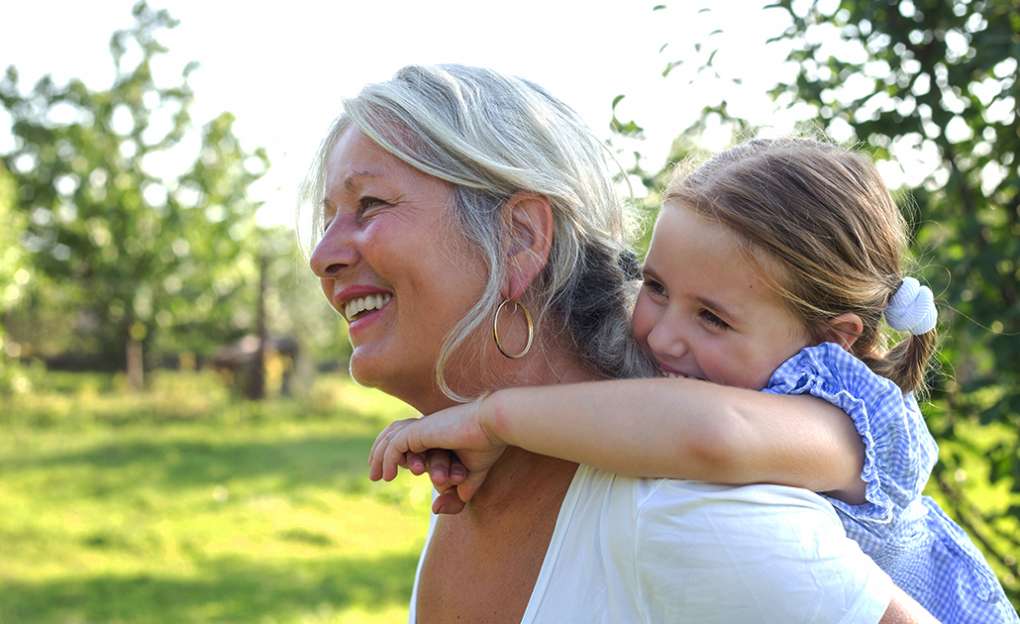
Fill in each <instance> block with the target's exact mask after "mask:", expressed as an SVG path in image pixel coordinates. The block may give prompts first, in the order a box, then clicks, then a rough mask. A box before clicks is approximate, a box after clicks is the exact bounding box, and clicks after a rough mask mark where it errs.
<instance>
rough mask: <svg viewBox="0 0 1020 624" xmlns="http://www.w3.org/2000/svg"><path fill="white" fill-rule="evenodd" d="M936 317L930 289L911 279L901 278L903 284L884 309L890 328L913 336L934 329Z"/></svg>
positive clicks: (933, 298)
mask: <svg viewBox="0 0 1020 624" xmlns="http://www.w3.org/2000/svg"><path fill="white" fill-rule="evenodd" d="M938 316H939V313H938V310H936V309H935V296H934V295H933V294H932V292H931V288H928V287H927V286H922V285H921V283H920V282H918V281H917V280H916V279H914V278H912V277H905V278H903V283H901V284H900V287H899V288H898V289H897V290H896V294H894V295H893V296H892V298H891V299H890V300H889V305H888V307H886V309H885V320H886V322H888V323H889V326H890V327H892V328H893V329H896V330H899V331H905V332H910V333H911V334H913V335H915V336H920V335H921V334H927V333H928V332H930V331H931V330H933V329H935V321H937V320H938Z"/></svg>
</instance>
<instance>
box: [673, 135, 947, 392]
mask: <svg viewBox="0 0 1020 624" xmlns="http://www.w3.org/2000/svg"><path fill="white" fill-rule="evenodd" d="M666 201H667V202H669V201H674V202H679V203H681V204H683V205H685V206H688V207H691V208H693V209H695V210H697V211H698V212H699V213H700V214H703V215H705V216H708V217H709V218H712V219H716V220H718V221H719V222H720V223H722V224H723V225H725V226H727V227H728V228H730V229H731V230H732V231H734V232H736V233H737V234H738V235H739V236H740V237H742V238H743V239H744V240H745V241H746V242H747V243H748V245H749V249H750V250H751V251H752V253H751V257H752V258H755V255H754V253H753V252H754V251H758V250H760V251H763V252H765V255H766V257H765V258H764V263H763V265H762V264H759V266H761V268H762V269H763V271H762V273H763V276H764V277H765V278H766V280H767V281H768V282H769V283H770V284H772V285H773V286H774V287H775V288H776V290H777V292H778V293H779V294H780V296H781V297H782V298H783V299H784V300H785V301H786V302H787V303H788V304H789V305H790V306H791V307H792V308H793V310H794V312H795V313H796V314H798V315H799V316H800V317H801V318H803V319H804V321H805V323H806V325H807V327H808V328H809V330H810V331H811V333H812V336H813V338H814V339H815V340H818V341H819V342H821V341H823V340H825V339H826V338H827V337H828V336H831V331H832V330H831V327H830V326H829V324H828V323H829V321H831V320H832V319H834V318H835V317H837V316H839V315H840V314H845V313H853V314H856V315H857V316H858V317H860V319H861V321H862V322H863V325H864V329H863V331H862V332H861V334H860V335H859V336H858V337H857V340H856V341H855V342H854V343H853V346H852V353H853V354H854V355H855V356H857V357H858V358H860V359H861V360H863V361H864V362H865V363H867V365H868V366H869V367H870V368H871V369H872V370H873V371H874V372H876V373H877V374H879V375H882V376H884V377H887V378H889V379H891V380H892V381H894V382H895V383H896V384H897V385H898V386H899V387H900V388H901V389H902V390H903V391H904V392H913V391H923V390H924V378H925V372H926V370H927V367H928V363H929V361H930V359H931V357H932V355H933V354H934V351H935V345H936V331H935V330H932V331H930V332H928V333H925V334H921V335H917V336H910V337H908V338H906V339H904V340H902V341H900V342H898V343H897V344H896V345H895V346H893V347H892V348H887V344H886V339H885V335H886V334H885V333H884V332H883V331H881V327H880V321H881V320H882V315H883V313H884V311H885V309H886V307H887V306H888V305H889V300H890V298H891V297H892V296H893V294H895V293H896V290H897V289H898V288H899V287H900V284H901V283H902V281H903V277H904V275H903V272H902V261H903V258H904V256H905V254H906V251H907V235H906V223H905V221H904V219H903V216H902V214H901V213H900V211H899V209H898V208H897V206H896V204H895V202H894V201H893V199H892V197H890V195H889V191H888V189H886V187H885V184H884V183H883V182H882V179H881V177H880V176H879V173H878V171H877V170H876V169H875V166H874V165H873V164H872V163H871V161H870V160H869V159H867V158H865V157H864V156H862V155H860V154H856V153H854V152H851V151H849V150H846V149H843V148H840V147H837V146H835V145H831V144H827V143H823V142H819V141H815V140H811V139H780V140H764V139H755V140H752V141H748V142H746V143H742V144H740V145H738V146H736V147H734V148H732V149H730V150H727V151H725V152H723V153H721V154H719V155H717V156H715V157H714V158H712V159H711V160H709V161H708V162H706V163H705V164H703V165H701V166H700V167H698V168H697V169H695V170H693V171H692V172H691V173H689V174H686V175H685V174H684V173H683V172H679V173H678V174H677V175H676V176H674V178H673V180H672V181H671V182H670V184H669V186H668V187H667V190H666ZM773 265H778V270H769V269H775V268H777V267H775V266H773Z"/></svg>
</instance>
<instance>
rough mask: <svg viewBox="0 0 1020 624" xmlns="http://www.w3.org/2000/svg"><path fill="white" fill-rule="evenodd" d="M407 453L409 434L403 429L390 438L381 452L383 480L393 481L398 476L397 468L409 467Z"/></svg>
mask: <svg viewBox="0 0 1020 624" xmlns="http://www.w3.org/2000/svg"><path fill="white" fill-rule="evenodd" d="M407 451H408V448H407V432H406V428H404V427H402V428H401V430H400V431H398V432H396V433H394V434H393V436H392V437H390V439H389V440H388V441H387V442H386V446H385V448H383V449H382V450H381V454H382V478H383V480H385V481H392V480H393V479H394V478H396V476H397V468H398V467H399V466H406V465H407V462H406V460H405V454H406V453H407Z"/></svg>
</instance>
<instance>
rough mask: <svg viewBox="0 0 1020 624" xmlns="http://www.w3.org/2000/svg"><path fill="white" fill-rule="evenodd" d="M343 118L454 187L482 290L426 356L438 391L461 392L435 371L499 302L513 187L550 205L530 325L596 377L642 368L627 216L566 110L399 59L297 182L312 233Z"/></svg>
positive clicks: (528, 94)
mask: <svg viewBox="0 0 1020 624" xmlns="http://www.w3.org/2000/svg"><path fill="white" fill-rule="evenodd" d="M352 124H353V125H354V126H356V127H357V128H358V129H359V130H360V131H361V132H362V133H363V134H364V135H365V136H367V137H369V138H370V139H372V140H373V141H374V142H376V143H377V144H378V145H380V146H381V147H383V148H384V149H385V150H387V151H388V152H390V153H391V154H393V155H394V156H396V157H397V158H399V159H401V160H402V161H404V162H406V163H407V164H409V165H411V166H412V167H414V168H416V169H418V170H420V171H422V172H424V173H427V174H429V175H432V176H435V177H436V178H439V179H442V180H445V181H447V182H450V183H451V184H453V185H454V187H455V190H454V196H455V201H456V212H457V215H458V218H459V221H460V226H461V228H462V231H463V233H464V235H465V237H466V238H467V239H468V240H469V241H471V242H473V243H474V244H475V245H477V247H478V249H479V250H480V252H481V254H482V256H483V258H484V259H485V262H486V265H487V269H488V281H487V283H486V285H485V289H484V291H483V293H482V295H481V297H480V299H479V300H478V302H477V304H476V305H475V306H473V308H472V309H471V310H470V311H469V312H468V313H467V315H465V317H464V318H463V319H461V320H460V321H459V322H458V323H457V325H456V326H455V327H454V328H453V329H452V330H451V332H450V333H449V334H448V335H447V337H446V340H445V341H444V343H443V347H442V349H441V351H440V355H439V358H438V361H437V362H436V370H435V375H436V381H437V384H438V386H439V388H440V389H441V390H442V391H443V393H444V394H446V395H447V396H448V397H450V398H451V399H454V400H460V401H464V400H467V398H466V397H463V396H461V395H459V394H457V393H456V392H454V391H453V390H452V389H451V388H450V387H449V385H448V384H447V382H446V379H445V376H444V369H445V366H446V363H447V361H448V360H449V358H450V355H451V354H452V353H453V352H454V351H456V350H457V349H458V348H459V347H460V346H461V345H463V344H464V342H465V340H466V339H467V338H468V337H469V336H470V335H471V334H472V333H473V332H474V331H475V330H476V329H478V327H479V326H481V325H482V324H483V323H485V322H487V321H488V320H489V319H490V318H491V315H492V314H493V313H494V311H495V309H496V306H497V305H498V304H499V303H500V285H501V284H502V283H503V282H504V279H505V276H506V267H505V266H504V260H503V258H504V257H505V252H506V250H507V249H509V248H510V244H511V242H512V241H511V240H509V238H510V236H511V232H510V231H509V230H508V228H507V227H506V226H505V223H506V221H505V219H504V215H502V210H501V209H502V207H503V205H504V204H505V203H506V201H507V200H508V199H509V198H510V197H511V196H512V195H513V194H514V193H517V192H520V191H527V192H532V193H537V194H540V195H543V196H544V197H546V198H547V199H548V201H549V203H550V205H551V207H552V211H553V219H554V226H553V227H554V229H553V241H552V246H551V249H550V254H549V261H548V263H547V264H546V267H545V269H544V270H543V272H542V273H541V275H540V276H539V278H538V279H536V280H535V281H534V282H533V283H532V284H531V286H530V287H529V289H528V292H527V293H526V295H525V299H526V301H527V302H528V303H529V304H530V305H531V306H534V309H535V311H536V314H535V318H536V321H537V324H538V326H539V328H541V327H542V326H543V323H550V322H551V323H552V324H553V328H554V329H555V330H558V331H560V332H561V333H563V334H565V335H566V336H568V338H569V340H568V344H570V345H572V346H573V348H574V350H575V352H576V353H577V354H578V355H580V356H581V358H582V360H583V361H584V362H585V363H586V364H587V365H588V366H589V367H590V368H591V369H592V370H593V371H594V372H596V373H598V374H600V375H603V376H605V377H631V376H642V375H648V374H650V373H651V370H652V369H651V367H650V366H649V362H648V360H647V358H646V357H645V356H644V354H642V353H641V352H640V351H639V349H638V348H637V347H636V345H635V344H634V341H633V340H632V339H631V334H630V322H629V316H630V309H631V304H632V302H633V295H634V286H635V284H634V282H633V281H632V280H631V279H630V278H632V277H633V276H628V275H627V271H626V270H625V265H626V264H627V258H628V255H629V254H630V252H629V250H628V249H627V246H626V241H627V238H628V234H629V228H628V226H629V223H628V220H627V219H626V218H625V212H624V209H623V206H622V204H621V203H620V201H619V199H618V197H617V195H616V193H615V191H614V189H613V186H612V181H611V177H610V172H609V171H610V170H609V167H608V163H607V155H608V150H607V148H606V147H605V146H604V145H603V144H602V143H601V142H600V141H599V140H598V139H597V138H596V137H595V136H594V135H593V134H592V132H591V131H590V130H589V129H588V127H587V126H586V125H585V124H584V122H583V121H581V119H580V118H579V116H578V115H577V113H575V112H574V111H573V110H572V109H571V108H569V107H568V106H567V105H565V104H564V103H562V102H560V101H559V100H557V99H556V98H554V97H552V96H551V95H549V94H548V93H547V92H546V91H545V90H544V89H542V88H541V87H539V86H537V85H535V84H533V83H531V82H528V81H526V80H521V79H518V78H512V77H508V76H504V75H501V74H499V73H497V72H494V71H491V70H487V69H480V68H473V67H464V66H460V65H442V66H408V67H405V68H403V69H401V70H400V71H398V72H397V74H396V75H395V76H394V77H393V78H392V79H391V80H389V81H386V82H382V83H378V84H372V85H369V86H367V87H365V88H364V89H363V90H362V92H361V93H360V94H359V95H358V96H357V97H355V98H353V99H350V100H347V101H345V102H344V110H343V114H342V115H341V116H340V117H339V118H338V119H337V121H336V122H335V123H334V124H333V127H332V130H331V131H330V133H329V135H328V136H327V138H326V140H325V141H324V142H323V145H322V147H321V148H320V150H319V154H318V158H317V160H316V163H315V165H314V166H313V170H312V172H311V176H310V178H309V181H308V184H307V186H306V193H307V195H309V197H308V199H309V200H310V203H311V205H312V206H314V207H316V208H315V210H316V212H315V217H314V224H313V232H319V231H321V218H322V215H321V208H319V206H321V203H322V194H323V186H324V184H323V181H324V176H325V171H324V169H325V164H326V159H327V157H328V154H329V152H330V151H331V149H332V147H333V145H334V144H335V143H336V141H337V139H338V138H339V136H340V135H341V134H342V133H343V131H344V130H345V129H346V128H348V127H349V126H351V125H352ZM562 330H566V331H565V332H563V331H562ZM538 335H539V336H541V335H542V332H538Z"/></svg>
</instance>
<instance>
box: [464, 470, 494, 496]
mask: <svg viewBox="0 0 1020 624" xmlns="http://www.w3.org/2000/svg"><path fill="white" fill-rule="evenodd" d="M488 474H489V471H488V470H483V471H480V472H472V473H471V474H469V475H468V476H467V478H465V479H464V482H463V483H461V484H460V485H458V486H457V498H458V500H460V501H461V502H463V503H465V504H467V503H468V501H470V500H471V499H472V498H474V496H475V493H476V492H477V491H478V489H479V488H481V487H482V484H483V483H485V477H487V476H488Z"/></svg>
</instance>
